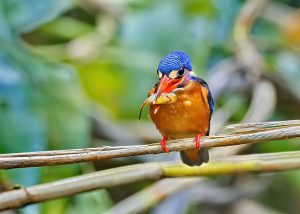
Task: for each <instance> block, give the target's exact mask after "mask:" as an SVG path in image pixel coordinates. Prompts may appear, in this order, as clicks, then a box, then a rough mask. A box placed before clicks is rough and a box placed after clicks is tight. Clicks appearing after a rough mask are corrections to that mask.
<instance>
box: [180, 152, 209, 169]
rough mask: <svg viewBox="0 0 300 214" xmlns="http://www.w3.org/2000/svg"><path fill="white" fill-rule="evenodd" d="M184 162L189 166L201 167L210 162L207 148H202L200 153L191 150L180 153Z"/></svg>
mask: <svg viewBox="0 0 300 214" xmlns="http://www.w3.org/2000/svg"><path fill="white" fill-rule="evenodd" d="M180 158H181V160H182V162H183V163H184V164H186V165H188V166H200V165H201V164H202V163H207V162H208V161H209V154H208V149H207V148H201V149H200V151H197V150H195V149H189V150H186V151H181V152H180Z"/></svg>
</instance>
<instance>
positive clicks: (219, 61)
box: [0, 0, 300, 213]
mask: <svg viewBox="0 0 300 214" xmlns="http://www.w3.org/2000/svg"><path fill="white" fill-rule="evenodd" d="M299 6H300V1H299V0H277V1H275V0H273V1H268V0H251V1H242V0H226V1H217V0H186V1H184V0H160V1H159V0H153V1H146V0H63V1H61V0H26V1H24V0H1V1H0V152H1V153H15V152H29V151H39V150H53V149H71V148H84V147H94V146H102V145H111V146H114V145H133V144H144V143H151V142H157V141H159V140H160V135H159V133H158V132H157V131H156V130H155V128H154V125H153V124H152V123H151V121H150V119H149V118H148V116H147V115H148V113H147V111H144V113H143V116H142V120H141V121H138V113H139V108H140V106H141V104H142V102H143V101H144V99H145V98H146V96H147V92H148V90H149V89H150V88H151V87H153V86H154V84H155V83H156V81H157V76H156V68H157V65H158V63H159V60H160V58H161V57H163V56H164V55H166V54H167V53H169V52H170V51H172V50H177V49H179V50H184V51H186V52H187V53H189V54H190V56H191V59H192V63H193V68H194V71H195V72H196V73H197V75H198V76H200V77H202V78H204V79H205V80H207V82H208V83H209V85H210V88H211V90H212V94H213V96H214V98H215V101H216V112H215V114H214V116H213V121H212V132H213V133H214V134H216V133H220V132H221V131H222V128H223V127H224V126H225V125H227V124H231V123H242V122H257V121H268V120H287V119H297V118H299V117H300V10H299ZM299 148H300V142H299V140H297V139H296V140H289V141H285V140H283V141H280V142H274V143H273V142H271V143H267V144H259V145H253V146H251V147H243V148H241V147H239V148H232V149H231V150H230V151H225V150H224V152H228V154H237V153H243V154H245V153H263V152H276V151H290V150H297V149H299ZM177 155H178V154H169V155H165V154H163V155H151V156H143V157H132V158H120V159H115V160H107V161H101V162H96V163H84V164H74V165H66V166H51V167H42V168H28V169H17V170H9V171H0V189H1V191H5V190H9V189H12V188H13V187H14V185H16V184H17V185H21V186H31V185H35V184H39V183H45V182H50V181H54V180H59V179H62V178H66V177H71V176H75V175H79V174H84V173H89V172H92V171H95V170H102V169H107V168H112V167H117V166H124V165H129V164H134V163H142V162H149V161H167V160H177V158H178V156H177ZM165 182H166V183H160V185H162V186H161V187H162V188H159V189H157V191H156V192H154V193H153V192H152V196H151V197H154V198H156V200H154V202H152V203H151V204H148V206H145V207H144V208H142V210H143V212H144V213H200V212H201V213H247V212H246V211H248V213H299V210H300V172H299V171H291V172H284V173H280V174H268V175H239V176H220V177H215V178H212V179H210V180H209V181H206V182H205V183H201V184H197V186H195V185H194V186H193V185H187V186H185V187H182V188H178V189H176V191H173V192H172V193H168V194H166V195H165V197H160V196H161V195H164V194H165V193H161V192H160V191H162V192H163V191H164V187H167V186H169V185H170V184H168V182H169V181H165ZM155 185H157V184H156V183H155V182H139V183H136V184H133V185H128V186H122V187H118V188H112V189H107V190H96V191H92V192H88V193H83V194H79V195H76V196H73V197H68V198H62V199H57V200H52V201H48V202H44V203H41V204H38V205H31V206H27V207H26V208H23V209H20V210H17V211H11V213H103V212H104V211H105V210H108V209H110V208H113V207H114V206H115V205H116V204H118V203H120V202H121V203H122V201H123V200H124V199H126V198H128V197H129V196H130V195H135V194H138V193H139V191H145V188H146V187H149V188H151V187H152V186H155ZM164 185H165V186H164ZM205 196H207V197H205ZM149 197H150V196H149ZM140 200H141V201H142V200H143V198H141V199H140ZM179 201H180V203H178V202H179ZM129 204H130V203H129ZM133 206H134V205H133ZM139 211H140V210H139Z"/></svg>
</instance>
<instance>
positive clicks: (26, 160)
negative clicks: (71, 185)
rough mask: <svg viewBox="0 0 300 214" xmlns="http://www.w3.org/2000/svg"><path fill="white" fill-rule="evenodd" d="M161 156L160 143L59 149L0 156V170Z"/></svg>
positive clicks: (225, 142)
mask: <svg viewBox="0 0 300 214" xmlns="http://www.w3.org/2000/svg"><path fill="white" fill-rule="evenodd" d="M293 137H300V126H294V127H284V128H278V129H275V130H269V129H268V128H266V130H264V129H260V130H258V131H256V130H253V131H252V132H251V133H247V132H246V133H243V132H239V133H233V134H227V135H218V136H209V137H203V138H202V139H201V146H202V147H204V148H210V147H222V146H232V145H241V144H249V143H259V142H265V141H272V140H279V139H288V138H293ZM168 148H169V151H170V152H173V151H183V150H187V149H193V148H195V143H194V139H192V138H186V139H180V140H173V141H169V142H168ZM158 153H163V150H162V149H161V146H160V144H157V143H156V144H150V145H137V146H122V147H100V148H87V149H79V150H69V151H68V150H67V151H66V150H61V151H56V152H54V151H52V152H34V153H27V154H26V153H22V154H21V155H20V156H18V154H10V155H9V154H6V155H0V169H12V168H24V167H36V166H49V165H59V164H71V163H79V162H87V161H98V160H104V159H111V158H119V157H128V156H135V155H146V154H158Z"/></svg>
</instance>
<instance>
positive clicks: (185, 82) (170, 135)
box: [140, 50, 214, 166]
mask: <svg viewBox="0 0 300 214" xmlns="http://www.w3.org/2000/svg"><path fill="white" fill-rule="evenodd" d="M157 75H158V79H159V81H158V82H157V83H156V84H155V86H154V87H153V88H152V89H150V91H149V92H148V98H150V97H151V102H150V103H149V112H150V118H151V119H152V121H153V122H154V124H155V126H156V128H157V129H158V131H159V132H160V133H161V135H162V140H161V147H162V150H163V151H164V152H166V153H168V152H169V150H168V148H167V145H166V144H167V141H168V140H175V139H182V138H195V140H194V141H195V149H189V150H185V151H180V157H181V160H182V162H183V163H184V164H186V165H188V166H200V165H201V164H202V163H207V162H208V161H209V153H208V150H207V148H200V147H201V137H202V136H207V135H209V131H210V122H211V116H212V114H213V111H214V100H213V97H212V93H211V91H210V89H209V86H208V84H207V83H206V82H205V81H204V80H203V79H202V78H199V77H197V75H196V73H195V72H194V71H193V69H192V63H191V59H190V56H189V55H188V54H187V53H186V52H184V51H179V50H176V51H172V52H170V53H169V54H167V55H166V56H164V57H163V58H162V59H161V60H160V62H159V64H158V68H157ZM161 96H164V97H166V99H163V100H167V101H164V102H160V103H159V102H157V101H158V100H159V99H160V97H161ZM172 96H175V97H176V99H171V98H170V97H172ZM157 103H159V104H157ZM140 114H141V113H140Z"/></svg>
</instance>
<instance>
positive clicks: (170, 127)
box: [150, 81, 210, 139]
mask: <svg viewBox="0 0 300 214" xmlns="http://www.w3.org/2000/svg"><path fill="white" fill-rule="evenodd" d="M175 93H176V95H177V97H178V100H177V102H175V103H172V104H165V105H161V106H160V108H159V110H158V112H157V113H156V114H154V106H153V105H150V117H151V119H152V120H153V122H154V123H155V125H156V128H157V129H158V130H159V131H160V133H161V134H162V135H163V136H165V137H168V138H169V139H179V138H185V137H195V135H196V134H202V135H206V133H207V131H208V129H209V123H210V111H209V105H208V100H207V95H208V91H207V89H206V88H205V87H203V86H201V85H200V84H198V83H196V82H194V81H190V83H189V84H188V85H186V86H185V87H184V90H182V91H177V92H175Z"/></svg>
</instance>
